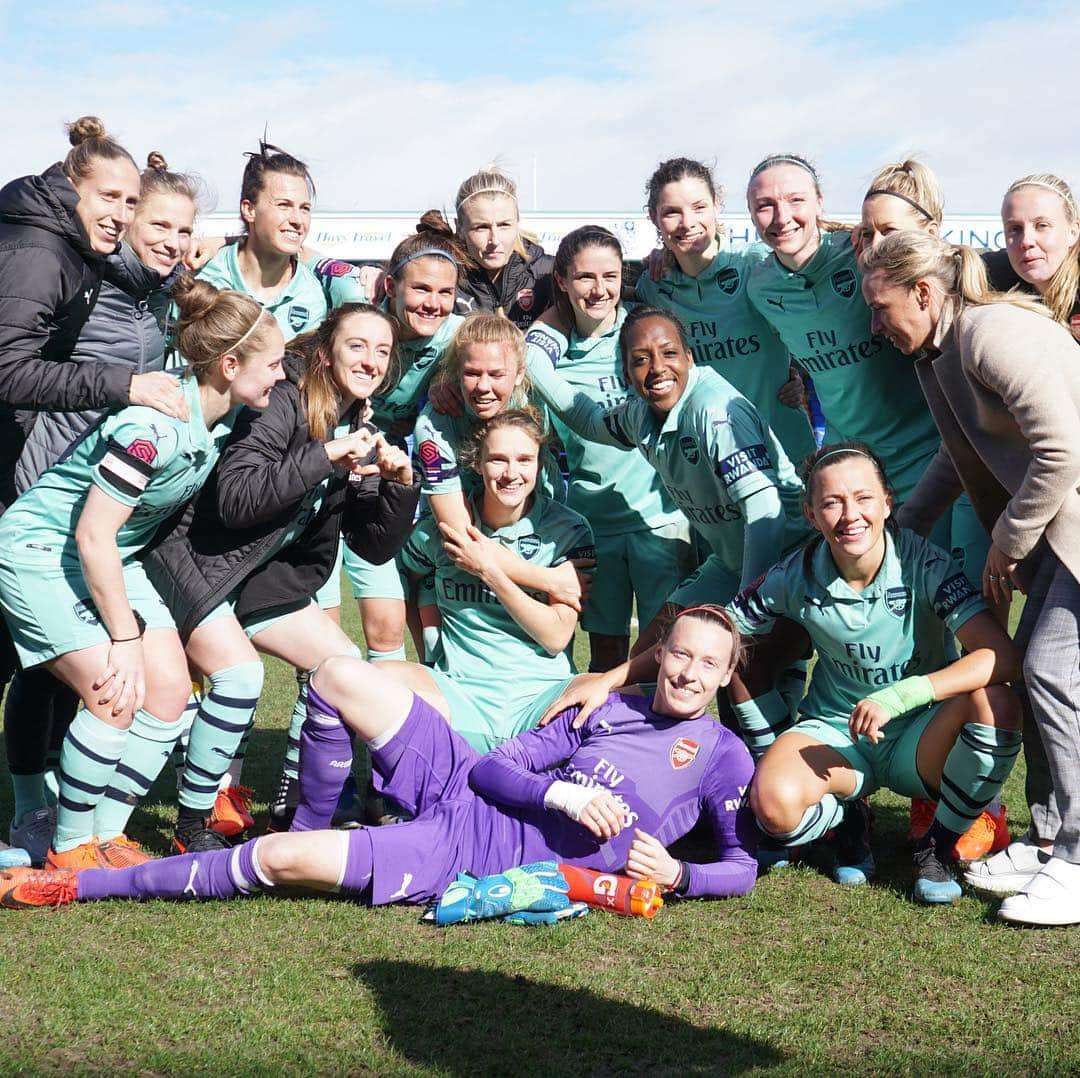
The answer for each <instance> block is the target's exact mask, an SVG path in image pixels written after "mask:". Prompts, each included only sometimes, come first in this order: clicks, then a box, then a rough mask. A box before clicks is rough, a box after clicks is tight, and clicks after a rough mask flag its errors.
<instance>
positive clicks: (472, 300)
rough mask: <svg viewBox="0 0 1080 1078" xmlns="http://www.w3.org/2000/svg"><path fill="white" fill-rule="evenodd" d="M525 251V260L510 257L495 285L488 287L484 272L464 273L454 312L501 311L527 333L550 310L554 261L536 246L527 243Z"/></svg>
mask: <svg viewBox="0 0 1080 1078" xmlns="http://www.w3.org/2000/svg"><path fill="white" fill-rule="evenodd" d="M526 249H527V251H528V252H529V257H528V258H527V259H526V258H522V257H521V255H519V254H518V253H517V252H516V251H515V252H514V254H512V255H511V256H510V261H509V262H507V263H506V266H505V267H504V268H503V271H502V273H501V274H499V280H498V282H497V283H496V284H492V283H491V278H490V277H488V275H487V271H486V270H483V269H468V270H466V271H465V279H464V280H463V281H462V282H461V284H459V285H458V295H457V303H456V305H455V307H454V309H455V311H456V312H457V313H458V314H469V313H470V312H472V311H502V313H503V314H504V315H506V317H507V318H509V319H510V321H511V322H513V323H514V324H515V325H516V326H517V327H518V328H519V329H522V330H526V329H528V328H529V326H531V325H532V324H533V322H534V321H535V320H536V318H537V317H539V316H540V315H541V314H543V313H544V311H546V310H547V309H548V307H550V306H551V301H552V281H551V272H552V268H553V266H554V265H555V259H553V258H552V257H551V255H548V254H544V249H543V247H540V246H539V245H538V244H535V243H527V244H526Z"/></svg>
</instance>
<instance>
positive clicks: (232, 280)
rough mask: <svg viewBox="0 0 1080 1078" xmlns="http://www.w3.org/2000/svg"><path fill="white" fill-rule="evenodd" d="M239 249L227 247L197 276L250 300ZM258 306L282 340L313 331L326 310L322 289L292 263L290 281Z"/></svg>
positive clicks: (301, 265)
mask: <svg viewBox="0 0 1080 1078" xmlns="http://www.w3.org/2000/svg"><path fill="white" fill-rule="evenodd" d="M239 249H240V245H239V244H236V243H227V244H226V245H225V246H224V247H222V248H221V250H220V251H218V253H217V254H216V255H214V257H213V258H211V259H210V261H209V262H207V263H206V265H205V266H203V268H202V269H201V270H199V273H198V276H199V277H201V278H202V279H203V280H204V281H209V282H210V284H212V285H214V287H215V288H232V289H235V290H236V291H237V292H243V293H244V294H245V295H249V296H250V295H251V289H250V288H248V285H247V282H246V281H245V280H244V277H243V274H242V273H241V272H240V264H239V262H238V261H237V257H236V256H237V253H238V251H239ZM252 298H253V299H258V297H256V296H252ZM258 302H259V303H261V304H262V306H263V307H264V308H265V309H266V310H268V311H269V312H270V313H271V314H272V315H273V316H274V319H275V321H276V322H277V324H278V325H279V326H280V327H281V332H282V333H283V334H284V335H285V340H290V339H292V338H293V337H295V336H296V335H297V334H298V333H306V332H307V331H308V330H309V329H314V328H315V327H316V326H318V325H319V324H320V323H321V322H322V320H323V319H324V318H325V317H326V313H327V311H328V310H329V306H328V304H327V299H326V294H325V293H324V291H323V286H322V285H321V284H320V283H319V281H318V280H317V279H316V277H315V274H314V273H312V272H311V270H310V269H308V267H307V266H306V265H304V263H303V262H296V263H294V272H293V275H292V278H291V279H290V280H289V283H288V284H286V285H285V287H284V288H283V289H282V290H281V291H280V292H279V293H278V294H277V295H276V296H275V297H274V298H273V299H271V300H265V301H264V300H261V299H260V300H258Z"/></svg>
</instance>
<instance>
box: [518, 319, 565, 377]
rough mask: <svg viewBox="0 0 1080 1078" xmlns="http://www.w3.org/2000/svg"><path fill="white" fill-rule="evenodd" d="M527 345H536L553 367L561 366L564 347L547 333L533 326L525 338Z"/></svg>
mask: <svg viewBox="0 0 1080 1078" xmlns="http://www.w3.org/2000/svg"><path fill="white" fill-rule="evenodd" d="M525 343H526V344H534V345H536V347H537V348H539V349H540V351H541V352H543V353H544V355H546V356H547V357H548V359H550V360H551V365H552V366H553V367H557V366H558V365H559V360H560V359H561V358H562V351H563V350H562V345H561V344H559V342H558V341H557V340H556V339H555V338H554V337H552V336H551V334H550V333H545V332H544V331H543V330H542V329H538V328H537V327H536V326H533V327H532V329H530V330H529V332H528V334H526V336H525Z"/></svg>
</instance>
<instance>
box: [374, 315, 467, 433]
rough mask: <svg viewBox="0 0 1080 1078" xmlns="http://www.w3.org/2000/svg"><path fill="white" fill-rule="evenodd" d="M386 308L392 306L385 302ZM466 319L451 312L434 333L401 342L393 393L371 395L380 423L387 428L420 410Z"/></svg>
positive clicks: (376, 418)
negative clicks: (432, 380)
mask: <svg viewBox="0 0 1080 1078" xmlns="http://www.w3.org/2000/svg"><path fill="white" fill-rule="evenodd" d="M383 309H384V310H388V309H389V308H388V307H387V305H386V304H383ZM464 321H465V319H464V318H462V317H461V315H459V314H451V315H449V316H448V317H447V319H446V321H445V322H443V324H442V325H441V326H439V328H438V329H437V330H436V331H435V332H434V334H432V336H430V337H420V338H419V339H417V340H414V341H400V342H399V343H398V349H397V351H398V357H397V362H398V364H399V367H398V370H399V374H398V378H397V381H396V382H395V383H394V388H393V389H391V390H390V392H389V393H385V394H380V395H379V396H375V397H372V398H371V406H372V409H373V410H374V415H373V418H372V422H373V423H374V424H375V425H376V426H377V427H380V428H382V429H384V430H385V429H386V428H387V427H389V426H390V424H391V423H394V422H396V421H397V420H399V419H408V418H409V417H410V416H413V415H415V414H416V411H417V409H418V407H419V405H420V401H421V400H422V399H423V396H424V394H425V393H426V392H427V388H428V386H429V385H430V384H431V376H432V375H433V374H434V373H435V368H436V367H437V366H438V363H439V361H440V360H441V359H442V357H443V356H444V355H445V354H446V350H447V349H448V348H449V347H450V342H451V341H452V340H453V339H454V334H455V333H457V331H458V326H460V325H461V323H462V322H464Z"/></svg>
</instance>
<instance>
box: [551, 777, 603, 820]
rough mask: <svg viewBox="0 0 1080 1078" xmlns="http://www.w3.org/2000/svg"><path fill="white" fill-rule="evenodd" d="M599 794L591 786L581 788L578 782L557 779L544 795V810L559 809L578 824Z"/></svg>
mask: <svg viewBox="0 0 1080 1078" xmlns="http://www.w3.org/2000/svg"><path fill="white" fill-rule="evenodd" d="M599 792H600V791H599V790H597V789H595V788H591V787H589V786H579V785H578V784H577V783H576V782H564V781H563V780H562V779H556V780H555V781H554V782H553V783H552V784H551V785H550V786H549V787H548V788H547V792H546V793H545V794H544V808H549V809H558V811H559V812H564V813H565V814H566V815H567V816H569V817H570V819H571V820H574V821H575V822H576V821H578V820H580V819H581V814H582V813H583V812H584V811H585V806H586V805H587V804H588V803H589V802H590V801H591V800H592V799H593V798H594V797H596V795H597V794H598V793H599Z"/></svg>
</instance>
